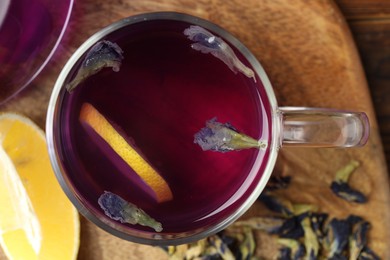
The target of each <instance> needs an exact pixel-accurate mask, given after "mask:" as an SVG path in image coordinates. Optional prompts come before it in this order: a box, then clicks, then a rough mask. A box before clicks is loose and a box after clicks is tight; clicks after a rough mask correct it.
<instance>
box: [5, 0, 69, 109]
mask: <svg viewBox="0 0 390 260" xmlns="http://www.w3.org/2000/svg"><path fill="white" fill-rule="evenodd" d="M71 6H72V1H71V0H65V1H52V0H1V1H0V64H1V66H0V85H1V88H0V102H3V101H5V100H6V99H7V98H9V97H10V96H12V95H13V94H15V92H17V91H18V90H19V89H20V88H22V87H24V86H25V85H26V84H27V83H28V82H30V81H31V80H32V79H33V78H34V77H35V76H36V75H37V73H38V72H39V71H40V70H41V69H42V66H43V65H44V64H45V63H46V62H47V61H48V58H49V57H51V55H52V54H53V51H54V49H55V47H56V45H57V44H58V42H59V39H60V38H61V37H62V34H63V31H64V26H65V25H66V23H67V19H68V15H69V12H70V8H71Z"/></svg>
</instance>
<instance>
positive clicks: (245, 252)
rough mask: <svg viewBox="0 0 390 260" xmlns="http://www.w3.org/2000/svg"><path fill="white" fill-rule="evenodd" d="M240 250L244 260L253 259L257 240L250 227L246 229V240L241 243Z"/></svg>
mask: <svg viewBox="0 0 390 260" xmlns="http://www.w3.org/2000/svg"><path fill="white" fill-rule="evenodd" d="M239 248H240V252H241V258H242V259H251V258H252V257H253V256H254V254H255V249H256V243H255V238H254V236H253V232H252V230H251V229H250V228H248V227H245V228H244V240H243V241H242V242H241V243H240V246H239Z"/></svg>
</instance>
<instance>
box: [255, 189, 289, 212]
mask: <svg viewBox="0 0 390 260" xmlns="http://www.w3.org/2000/svg"><path fill="white" fill-rule="evenodd" d="M258 200H260V201H261V202H263V203H264V205H265V206H266V207H267V208H268V209H270V210H272V211H274V212H278V213H281V214H283V215H285V216H292V215H293V211H294V209H293V205H292V203H291V202H290V201H288V200H286V199H283V198H280V197H277V196H274V195H271V194H270V193H269V192H263V193H262V194H261V195H260V196H259V198H258Z"/></svg>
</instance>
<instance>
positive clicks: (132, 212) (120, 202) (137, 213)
mask: <svg viewBox="0 0 390 260" xmlns="http://www.w3.org/2000/svg"><path fill="white" fill-rule="evenodd" d="M98 203H99V205H100V207H101V208H102V209H103V210H104V213H105V214H106V215H107V216H108V217H110V218H111V219H113V220H116V221H120V222H121V223H129V224H132V225H135V224H139V225H142V226H147V227H151V228H153V229H154V230H155V231H156V232H161V231H162V226H161V223H160V222H157V221H156V220H154V219H153V218H152V217H150V216H149V215H148V214H146V213H145V211H143V210H142V209H140V208H138V207H137V206H136V205H134V204H132V203H130V202H128V201H126V200H124V199H122V198H121V197H120V196H118V195H116V194H114V193H111V192H107V191H105V192H104V193H103V194H102V195H101V196H100V197H99V200H98Z"/></svg>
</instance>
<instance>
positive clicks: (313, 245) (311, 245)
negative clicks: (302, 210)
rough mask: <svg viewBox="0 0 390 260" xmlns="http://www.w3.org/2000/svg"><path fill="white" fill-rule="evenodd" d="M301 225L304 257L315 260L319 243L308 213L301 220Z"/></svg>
mask: <svg viewBox="0 0 390 260" xmlns="http://www.w3.org/2000/svg"><path fill="white" fill-rule="evenodd" d="M301 225H302V228H303V231H304V244H305V248H306V259H310V260H315V259H317V256H318V252H319V250H320V244H319V242H318V238H317V236H316V234H315V232H314V231H313V229H312V223H311V219H310V215H309V214H308V215H306V216H305V217H304V218H303V219H302V220H301Z"/></svg>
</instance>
